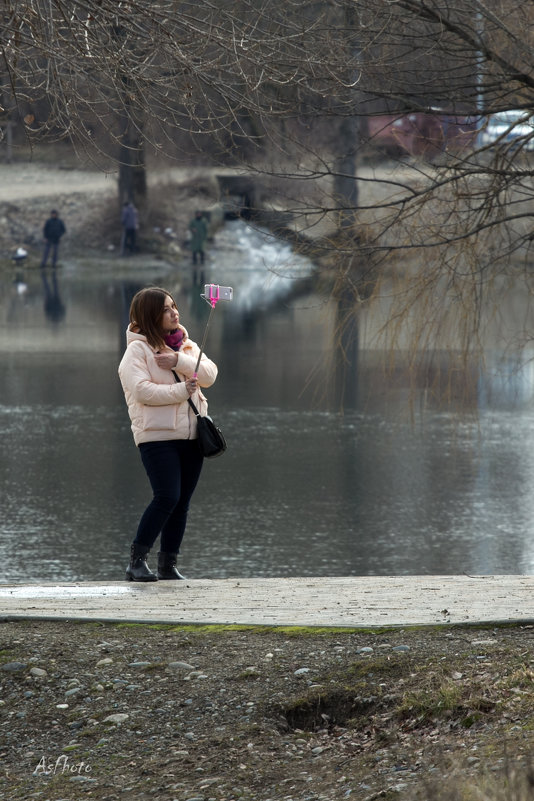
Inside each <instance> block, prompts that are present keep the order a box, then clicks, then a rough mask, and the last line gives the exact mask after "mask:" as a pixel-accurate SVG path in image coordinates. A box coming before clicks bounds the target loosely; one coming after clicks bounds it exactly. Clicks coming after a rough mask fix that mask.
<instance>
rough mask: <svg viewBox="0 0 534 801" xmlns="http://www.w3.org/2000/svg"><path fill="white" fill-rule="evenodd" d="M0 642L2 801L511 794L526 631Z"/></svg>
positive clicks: (13, 635) (41, 631) (49, 634)
mask: <svg viewBox="0 0 534 801" xmlns="http://www.w3.org/2000/svg"><path fill="white" fill-rule="evenodd" d="M0 635H1V646H0V714H1V725H0V755H1V757H2V770H3V773H4V780H3V782H2V784H1V785H0V798H1V799H6V801H7V799H10V801H15V799H19V800H20V801H22V800H24V801H27V799H30V798H32V799H41V801H45V799H46V800H47V801H60V800H61V801H80V799H83V798H88V799H97V800H98V801H117V800H118V799H123V798H127V799H128V801H142V800H144V799H149V798H157V799H164V800H165V801H171V800H172V799H176V801H193V799H194V800H195V801H237V800H238V799H246V800H248V801H252V799H254V801H338V800H339V799H344V798H354V799H365V800H366V801H369V799H374V798H378V797H382V798H392V799H393V798H395V799H397V798H398V799H413V798H423V797H424V798H428V797H439V796H440V795H441V796H443V797H447V798H449V799H450V798H451V797H456V796H458V797H460V796H461V797H462V798H464V799H465V798H467V799H469V798H471V797H473V798H475V797H477V798H479V797H480V794H481V793H482V795H483V797H486V798H489V799H491V798H494V797H497V796H499V795H500V796H501V797H503V795H506V796H507V797H519V795H517V796H516V795H512V793H511V790H510V787H511V784H513V782H514V781H515V779H516V777H517V781H519V782H524V781H526V776H527V769H528V763H529V758H530V753H531V747H532V738H533V734H532V731H533V725H532V724H533V716H532V715H533V705H534V702H533V694H532V689H533V678H534V673H533V670H532V666H533V651H532V645H533V638H534V630H533V628H532V627H530V626H526V627H502V628H497V629H495V628H491V629H489V628H475V627H470V628H447V627H443V628H437V629H407V630H400V629H397V630H390V631H384V630H381V631H376V632H374V631H357V632H351V631H345V630H341V631H339V630H338V631H336V630H325V631H318V630H308V631H306V630H294V629H288V630H284V629H261V628H258V629H240V628H236V629H231V628H224V627H218V628H217V627H207V628H204V629H203V628H194V627H172V626H165V627H162V626H159V627H156V626H148V625H146V626H144V625H143V626H131V625H130V626H125V625H123V626H118V625H112V624H101V625H100V624H89V623H87V624H75V623H69V622H58V623H56V622H54V623H52V622H44V621H31V622H16V623H14V622H9V623H3V624H1V625H0ZM504 782H508V789H507V792H506V794H504V793H500V788H501V786H504V785H503V783H504ZM531 792H532V791H531V790H530V793H531ZM522 797H524V798H527V797H530V796H529V793H528V792H527V793H525V794H523V795H522Z"/></svg>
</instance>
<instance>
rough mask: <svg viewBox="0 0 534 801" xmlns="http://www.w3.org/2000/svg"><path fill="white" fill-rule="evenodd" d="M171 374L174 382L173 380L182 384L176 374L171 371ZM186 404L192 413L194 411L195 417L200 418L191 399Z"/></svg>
mask: <svg viewBox="0 0 534 801" xmlns="http://www.w3.org/2000/svg"><path fill="white" fill-rule="evenodd" d="M171 372H172V374H173V376H174V380H175V381H177V382H178V383H179V384H181V383H183V382H182V381H181V379H180V378H178V376H177V375H176V373H175V372H174V370H172V371H171ZM187 402H188V404H189V405H190V407H191V408H192V409H193V411H194V413H195V417H200V412H199V411H198V409H197V407H196V406H195V404H194V403H193V401H192V400H191V398H188V399H187Z"/></svg>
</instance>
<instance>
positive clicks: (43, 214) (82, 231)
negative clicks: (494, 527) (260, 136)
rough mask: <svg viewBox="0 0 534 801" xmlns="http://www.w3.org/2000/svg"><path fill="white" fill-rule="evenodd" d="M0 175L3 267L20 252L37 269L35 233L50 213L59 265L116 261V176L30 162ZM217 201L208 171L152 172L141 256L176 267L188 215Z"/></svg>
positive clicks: (6, 168) (39, 235) (39, 233)
mask: <svg viewBox="0 0 534 801" xmlns="http://www.w3.org/2000/svg"><path fill="white" fill-rule="evenodd" d="M0 174H1V176H2V181H1V182H0V259H3V260H5V262H6V263H9V260H10V259H11V256H12V255H13V253H14V252H15V250H16V249H17V248H18V247H23V248H24V249H26V250H27V251H28V258H27V261H26V265H28V266H37V265H38V263H39V257H40V255H41V247H42V228H43V224H44V221H45V220H46V219H47V217H48V216H49V213H50V210H51V208H57V209H58V210H59V213H60V216H61V217H62V219H63V220H64V222H65V225H66V228H67V234H66V236H65V237H64V238H63V240H62V243H61V258H62V259H63V260H69V259H71V258H76V257H78V256H79V255H80V254H82V253H83V254H85V255H87V254H88V253H89V254H90V255H92V256H93V257H95V258H110V257H116V256H117V253H118V249H119V244H120V238H121V226H120V204H119V200H118V194H117V176H116V175H115V174H113V173H104V172H97V171H88V170H81V169H75V168H73V169H70V168H69V169H55V168H50V167H48V166H46V165H43V164H37V163H33V162H30V163H28V162H21V163H14V164H5V165H2V166H1V168H0ZM216 200H217V186H216V183H215V182H214V179H213V175H212V174H211V172H210V171H198V170H195V169H191V170H185V169H184V170H179V169H174V170H166V171H153V172H152V173H151V174H150V181H149V202H148V204H147V207H146V209H144V211H143V214H142V217H141V220H140V232H139V234H140V235H139V245H140V250H142V251H144V252H145V253H150V254H159V255H162V256H168V257H170V258H173V259H179V258H180V257H181V256H182V255H183V242H184V240H185V238H186V234H187V226H188V223H189V220H190V218H191V216H192V213H193V210H194V209H195V208H196V207H197V206H198V207H199V208H207V207H209V206H211V205H213V204H214V203H215V202H216Z"/></svg>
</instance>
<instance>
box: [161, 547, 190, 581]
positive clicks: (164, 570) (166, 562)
mask: <svg viewBox="0 0 534 801" xmlns="http://www.w3.org/2000/svg"><path fill="white" fill-rule="evenodd" d="M176 556H177V554H175V553H163V552H162V551H160V552H159V553H158V578H159V579H185V576H182V574H181V573H179V572H178V570H177V569H176Z"/></svg>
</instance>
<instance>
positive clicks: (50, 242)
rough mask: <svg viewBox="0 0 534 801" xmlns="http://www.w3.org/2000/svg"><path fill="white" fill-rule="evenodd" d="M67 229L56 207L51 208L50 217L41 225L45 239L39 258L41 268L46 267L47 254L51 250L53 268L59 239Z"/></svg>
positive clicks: (55, 262)
mask: <svg viewBox="0 0 534 801" xmlns="http://www.w3.org/2000/svg"><path fill="white" fill-rule="evenodd" d="M66 231H67V229H66V228H65V224H64V222H63V220H61V219H60V217H59V215H58V213H57V211H56V209H52V211H51V212H50V217H49V218H48V220H47V221H46V222H45V224H44V227H43V237H44V241H45V245H44V251H43V258H42V260H41V268H42V269H44V268H45V267H46V263H47V261H48V256H49V255H50V251H52V267H53V268H54V269H55V267H56V264H57V256H58V251H59V241H60V239H61V237H62V236H63V234H65V233H66Z"/></svg>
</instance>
